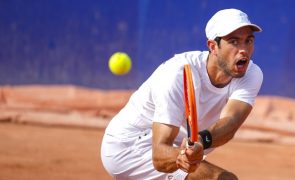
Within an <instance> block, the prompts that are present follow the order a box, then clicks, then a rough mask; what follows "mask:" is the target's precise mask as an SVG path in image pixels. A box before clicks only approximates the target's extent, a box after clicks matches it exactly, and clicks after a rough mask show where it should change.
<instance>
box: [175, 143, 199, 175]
mask: <svg viewBox="0 0 295 180" xmlns="http://www.w3.org/2000/svg"><path fill="white" fill-rule="evenodd" d="M180 149H181V150H180V154H179V155H178V156H177V159H176V165H177V167H178V168H179V169H182V170H183V171H185V172H188V173H191V172H194V171H195V170H196V169H197V168H198V167H199V165H200V163H201V161H202V160H203V155H204V150H203V145H202V144H201V143H195V145H194V146H192V147H188V146H187V139H183V141H182V144H181V146H180Z"/></svg>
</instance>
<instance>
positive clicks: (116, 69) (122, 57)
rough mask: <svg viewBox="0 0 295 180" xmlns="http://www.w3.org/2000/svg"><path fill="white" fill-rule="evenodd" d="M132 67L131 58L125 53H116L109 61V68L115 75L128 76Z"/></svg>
mask: <svg viewBox="0 0 295 180" xmlns="http://www.w3.org/2000/svg"><path fill="white" fill-rule="evenodd" d="M131 67H132V61H131V58H130V57H129V56H128V54H126V53H124V52H116V53H114V54H113V55H112V56H111V57H110V59H109V68H110V70H111V72H112V73H113V74H115V75H124V74H127V73H128V72H129V71H130V70H131Z"/></svg>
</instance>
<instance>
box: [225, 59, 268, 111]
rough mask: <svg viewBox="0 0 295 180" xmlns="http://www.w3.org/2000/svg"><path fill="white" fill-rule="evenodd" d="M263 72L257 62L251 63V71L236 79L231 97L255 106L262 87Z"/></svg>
mask: <svg viewBox="0 0 295 180" xmlns="http://www.w3.org/2000/svg"><path fill="white" fill-rule="evenodd" d="M262 81H263V73H262V71H261V69H260V68H259V67H258V66H257V65H256V64H254V63H253V64H251V66H250V69H249V71H248V72H247V73H246V75H245V76H244V77H243V78H239V79H236V84H235V85H234V86H233V89H232V91H231V94H230V97H229V99H236V100H240V101H243V102H246V103H248V104H250V105H252V106H253V104H254V101H255V98H256V96H257V94H258V92H259V90H260V88H261V84H262Z"/></svg>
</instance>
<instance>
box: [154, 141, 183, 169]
mask: <svg viewBox="0 0 295 180" xmlns="http://www.w3.org/2000/svg"><path fill="white" fill-rule="evenodd" d="M179 152H180V148H179V147H172V146H169V145H165V144H154V145H153V164H154V167H155V169H157V170H158V171H160V172H166V173H167V172H174V171H175V170H177V169H178V168H177V165H176V158H177V156H178V154H179Z"/></svg>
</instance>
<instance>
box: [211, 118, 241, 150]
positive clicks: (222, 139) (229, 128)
mask: <svg viewBox="0 0 295 180" xmlns="http://www.w3.org/2000/svg"><path fill="white" fill-rule="evenodd" d="M239 127H240V124H239V123H236V121H235V120H232V119H231V118H223V119H220V120H219V121H218V122H217V123H215V124H213V125H212V126H211V127H209V128H208V131H209V132H210V133H211V136H212V144H211V147H212V148H215V147H218V146H222V145H224V144H225V143H227V142H228V141H230V140H231V139H232V138H233V137H234V135H235V133H236V131H237V130H238V128H239Z"/></svg>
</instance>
